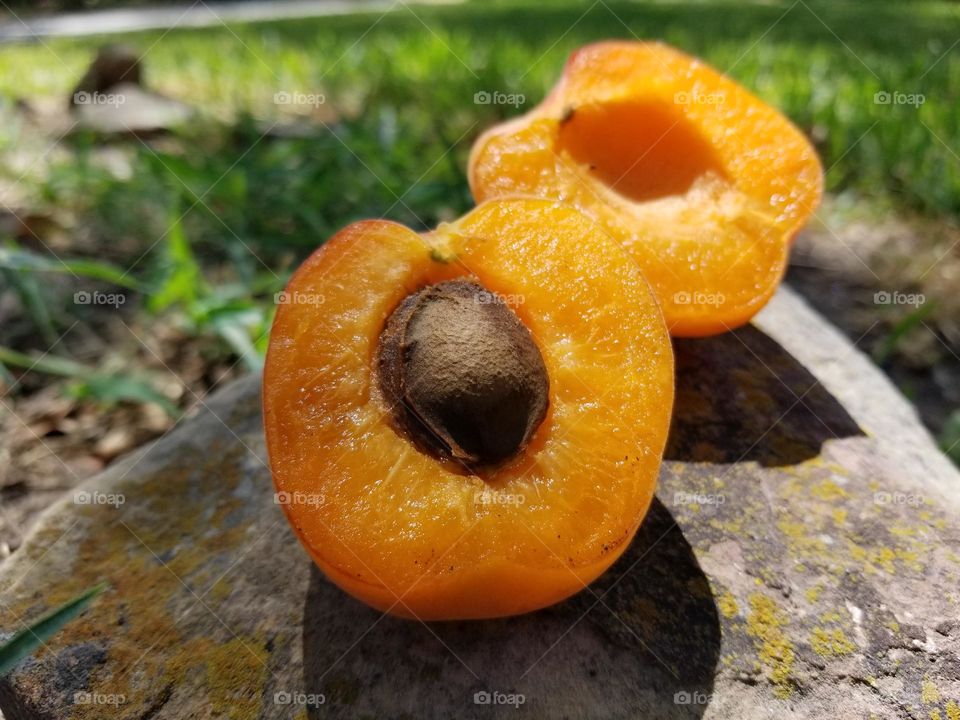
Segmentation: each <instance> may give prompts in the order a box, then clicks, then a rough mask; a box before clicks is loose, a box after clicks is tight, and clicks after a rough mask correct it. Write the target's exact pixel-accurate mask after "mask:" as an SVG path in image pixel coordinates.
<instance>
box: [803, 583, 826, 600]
mask: <svg viewBox="0 0 960 720" xmlns="http://www.w3.org/2000/svg"><path fill="white" fill-rule="evenodd" d="M822 592H823V585H821V584H819V583H818V584H816V585H814V586H813V587H810V588H807V592H806V593H804V594H805V595H806V596H807V602H809V603H810V604H811V605H813V604H814V603H816V602H817V600H819V599H820V593H822Z"/></svg>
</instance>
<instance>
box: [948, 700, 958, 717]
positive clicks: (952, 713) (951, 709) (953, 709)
mask: <svg viewBox="0 0 960 720" xmlns="http://www.w3.org/2000/svg"><path fill="white" fill-rule="evenodd" d="M946 711H947V720H960V705H957V701H956V700H948V701H947V707H946Z"/></svg>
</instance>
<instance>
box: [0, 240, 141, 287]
mask: <svg viewBox="0 0 960 720" xmlns="http://www.w3.org/2000/svg"><path fill="white" fill-rule="evenodd" d="M0 268H4V269H7V270H14V271H18V272H55V273H62V274H67V275H75V276H78V277H84V278H89V279H91V280H102V281H104V282H108V283H111V284H113V285H119V286H120V287H124V288H127V289H128V290H138V291H143V287H142V286H141V284H140V283H139V282H138V281H137V280H136V279H135V278H132V277H130V276H129V275H125V274H124V272H123V271H122V270H121V269H120V268H118V267H115V266H113V265H110V264H109V263H104V262H100V261H98V260H87V259H83V258H80V259H72V260H60V259H58V258H50V257H46V256H45V255H40V254H38V253H35V252H31V251H29V250H24V249H23V248H19V247H17V246H15V245H12V246H7V247H0Z"/></svg>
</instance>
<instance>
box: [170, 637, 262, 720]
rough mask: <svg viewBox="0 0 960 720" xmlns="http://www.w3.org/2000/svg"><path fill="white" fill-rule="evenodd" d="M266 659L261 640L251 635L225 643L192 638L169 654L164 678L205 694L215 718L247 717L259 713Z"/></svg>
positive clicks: (239, 719) (172, 683) (256, 715)
mask: <svg viewBox="0 0 960 720" xmlns="http://www.w3.org/2000/svg"><path fill="white" fill-rule="evenodd" d="M268 660H269V653H268V652H267V650H266V648H265V647H264V645H263V643H262V642H260V641H258V640H255V639H252V638H241V637H237V638H235V639H233V640H231V641H229V642H225V643H216V642H214V641H212V640H209V639H207V638H194V639H192V640H190V641H189V642H187V643H184V644H183V645H182V646H181V647H180V649H179V651H178V652H177V653H176V654H174V655H173V656H172V657H170V659H169V662H168V663H167V675H166V680H167V682H169V683H170V684H171V685H173V686H175V687H182V686H184V685H188V686H189V691H190V693H191V695H194V696H205V697H206V702H207V703H208V704H209V706H210V707H211V709H213V710H215V711H216V715H217V717H221V716H222V717H227V718H231V720H248V718H256V717H259V716H260V710H261V707H262V705H263V684H264V682H265V681H266V677H267V673H268V669H267V661H268Z"/></svg>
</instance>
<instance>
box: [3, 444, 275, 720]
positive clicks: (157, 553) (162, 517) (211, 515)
mask: <svg viewBox="0 0 960 720" xmlns="http://www.w3.org/2000/svg"><path fill="white" fill-rule="evenodd" d="M246 454H247V451H246V449H245V448H244V447H242V446H241V445H239V444H238V445H237V446H236V447H235V448H234V447H229V446H225V445H221V444H216V445H214V446H212V447H207V448H205V449H204V452H203V453H200V452H199V451H198V450H195V449H194V448H189V449H186V450H184V451H183V454H182V456H181V457H180V458H179V460H178V463H176V465H175V467H173V468H165V469H160V470H158V471H157V472H156V475H154V476H150V477H145V478H143V479H142V480H140V481H138V482H132V481H131V482H130V483H127V484H120V485H118V486H117V490H118V492H122V493H124V494H125V495H126V496H127V497H128V498H130V497H136V498H137V504H136V505H137V515H136V518H137V522H132V519H131V518H130V517H128V516H127V515H126V513H127V512H130V511H129V510H128V509H127V507H128V506H122V507H120V508H117V509H116V510H113V511H112V512H115V513H116V514H117V515H116V519H113V518H110V520H111V521H110V522H106V521H105V520H104V510H103V507H102V506H93V505H91V506H86V507H85V508H84V509H83V510H82V511H80V512H82V513H83V514H89V515H90V516H91V517H92V518H94V519H95V520H96V521H98V523H99V524H98V525H97V526H96V530H95V531H93V530H92V529H91V528H87V530H86V532H85V533H84V534H81V533H80V530H79V526H78V530H77V531H75V532H76V533H77V537H74V536H71V538H70V539H71V542H73V543H74V545H75V548H76V550H75V554H76V559H75V560H74V561H73V563H72V566H71V568H70V569H71V576H70V582H63V583H58V584H57V585H56V586H54V587H52V588H51V591H50V592H49V593H48V594H45V596H44V604H45V606H47V607H52V606H55V605H58V604H61V603H62V602H64V601H65V600H67V599H69V598H71V597H73V596H74V595H76V594H77V593H78V592H79V591H80V590H81V589H83V588H86V587H89V586H90V585H93V584H94V583H96V582H99V581H101V580H105V581H106V582H107V583H108V585H109V588H108V589H107V591H106V592H104V593H103V594H102V595H100V596H99V597H98V598H97V599H96V601H95V602H94V603H93V605H92V606H91V607H90V608H89V609H88V610H87V611H86V612H85V613H84V614H83V615H81V616H80V617H79V618H77V619H76V620H75V621H74V622H72V623H70V624H69V625H67V626H66V627H65V628H64V629H63V630H62V631H61V632H60V633H59V634H58V635H57V637H56V639H55V641H53V642H51V643H50V644H49V648H50V650H49V652H56V651H58V650H59V649H61V648H64V647H68V646H70V645H76V644H80V643H86V642H96V643H100V644H103V645H104V647H105V648H106V650H107V653H108V659H107V662H105V663H103V664H99V665H97V666H96V667H95V668H94V669H93V670H92V671H91V673H90V676H89V683H88V686H87V689H88V690H89V691H90V692H96V693H100V694H103V695H117V696H122V697H124V698H125V701H124V703H123V704H122V705H120V706H119V707H117V708H114V709H113V713H112V717H114V718H117V720H133V719H134V718H139V717H142V716H143V715H144V714H145V713H146V712H147V711H148V710H149V708H150V707H151V706H152V705H154V704H155V703H156V702H157V698H158V697H160V696H162V695H163V693H164V692H165V690H166V689H167V688H169V687H170V686H171V680H170V675H169V663H170V659H171V657H175V656H176V655H177V653H178V652H179V651H180V649H181V648H184V647H187V646H189V642H190V641H189V639H188V638H186V637H184V631H185V630H187V627H188V626H186V625H179V624H178V622H177V618H176V617H175V616H174V615H173V614H172V613H171V611H170V608H169V604H168V603H167V600H168V599H170V598H174V597H177V595H178V594H179V593H184V592H185V591H184V587H183V584H182V583H186V585H187V586H188V587H190V588H193V589H194V591H195V593H196V594H197V595H200V594H201V593H202V592H203V591H204V584H203V583H202V582H201V577H205V576H209V575H211V573H212V571H211V570H210V569H208V568H205V567H204V565H205V563H208V562H209V561H210V560H211V558H213V557H215V556H216V553H218V552H221V551H227V550H229V549H232V548H236V547H238V546H239V545H240V543H241V542H242V540H243V538H244V535H245V532H246V530H247V527H248V526H247V525H244V524H237V525H236V526H231V524H230V523H229V522H228V517H229V516H230V515H231V513H234V512H235V510H236V508H237V507H239V506H241V505H242V504H243V501H242V499H240V498H239V497H237V496H235V495H234V494H233V491H234V489H235V488H236V486H237V484H238V483H239V482H240V479H241V478H242V477H243V470H242V468H243V466H244V464H245V462H246ZM197 476H210V477H214V476H216V477H218V478H219V482H220V486H219V487H220V494H219V495H217V496H216V498H217V502H216V503H215V504H204V503H191V502H184V498H188V497H190V496H191V491H192V490H193V489H194V487H195V484H196V477H197ZM130 507H132V504H131V505H130ZM74 512H76V511H74ZM197 527H205V528H207V531H206V533H205V534H204V536H203V540H202V541H200V542H197V543H195V544H192V545H188V544H186V543H182V542H181V539H182V538H186V537H191V536H192V535H193V534H194V533H195V531H196V528H197ZM47 532H50V533H52V534H53V538H54V541H55V540H56V538H58V537H59V536H60V534H61V533H62V532H63V530H62V529H60V528H58V527H57V526H56V525H53V524H51V525H50V526H49V529H48V531H47ZM31 544H32V543H31ZM41 547H42V546H41ZM160 557H163V558H164V559H165V562H161V561H160V560H159V558H160ZM118 558H122V559H123V562H122V563H121V562H118ZM39 560H42V556H41V558H39ZM40 567H41V568H42V567H43V566H42V565H41V566H40ZM217 572H218V574H220V573H221V572H222V571H220V570H218V571H217ZM35 603H36V600H35V599H34V598H31V597H30V596H25V597H24V598H23V600H22V601H21V602H20V603H18V604H15V605H13V606H12V608H11V610H12V611H13V612H15V613H17V614H18V615H24V614H26V612H27V611H28V610H29V608H30V607H33V606H34V605H35ZM187 617H188V618H189V617H190V616H189V615H187ZM120 620H122V623H121V622H120ZM108 633H109V636H107V635H108ZM190 660H192V662H193V663H194V664H195V663H197V662H202V658H200V657H199V656H198V655H194V656H193V657H192V658H190ZM118 669H119V670H118ZM257 682H259V681H258V680H257V676H248V677H246V678H244V679H243V681H242V683H241V684H240V685H239V686H238V689H239V691H241V692H242V691H244V690H245V689H246V688H249V687H251V683H257ZM257 687H259V686H257ZM252 716H253V717H255V716H256V715H255V714H253V715H252ZM101 717H103V707H102V706H100V705H97V704H94V703H91V704H76V705H74V706H73V708H72V712H71V718H72V720H88V719H91V720H92V719H97V720H99V718H101Z"/></svg>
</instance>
